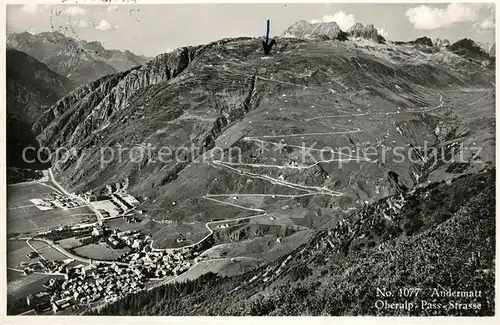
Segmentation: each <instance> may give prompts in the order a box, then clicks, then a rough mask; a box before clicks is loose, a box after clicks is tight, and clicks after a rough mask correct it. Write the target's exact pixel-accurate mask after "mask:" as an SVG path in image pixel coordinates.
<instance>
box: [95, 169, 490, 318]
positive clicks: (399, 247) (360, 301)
mask: <svg viewBox="0 0 500 325" xmlns="http://www.w3.org/2000/svg"><path fill="white" fill-rule="evenodd" d="M494 201H495V170H487V171H484V172H483V173H480V174H476V175H467V176H464V177H460V178H458V179H456V180H454V181H453V182H451V183H450V184H446V183H432V184H430V185H428V186H426V187H420V188H418V189H416V190H413V191H410V192H409V193H406V194H404V195H398V196H394V197H389V198H386V199H383V200H381V201H379V202H377V203H375V204H373V205H369V206H367V207H366V208H364V209H362V210H361V211H359V212H357V213H354V214H352V215H350V216H348V217H347V218H345V219H344V220H341V221H339V222H338V223H337V225H336V226H335V227H333V228H331V229H329V230H325V231H322V232H320V233H318V234H317V236H315V237H314V238H313V239H312V240H311V241H309V242H308V243H307V244H305V245H303V246H301V247H300V248H299V249H297V250H295V251H294V252H293V253H291V254H289V255H287V256H284V257H282V258H281V259H280V260H278V261H276V262H274V263H271V264H269V265H268V266H264V267H261V268H259V269H257V270H254V271H251V272H248V273H247V274H245V275H242V276H238V277H233V278H218V277H216V276H214V275H213V274H207V275H205V276H202V277H201V278H199V279H197V280H195V281H192V282H188V283H185V284H170V285H167V286H164V287H161V288H156V289H153V290H151V291H149V292H145V293H140V294H136V295H131V296H128V297H126V298H124V299H123V300H121V301H118V302H116V303H114V304H112V305H110V306H108V307H106V308H104V309H103V310H101V311H100V314H101V315H254V316H257V315H259V316H260V315H270V316H278V315H287V316H290V315H318V316H319V315H322V316H347V315H353V316H354V315H378V316H396V315H399V316H405V315H406V316H409V315H420V316H437V315H454V316H458V315H462V316H473V315H481V316H486V315H490V316H491V315H493V314H494V297H495V293H494V279H495V274H494V272H495V264H494V258H495V208H494ZM443 204H444V206H443ZM408 227H409V228H408ZM402 288H420V289H421V290H422V291H421V292H420V294H419V295H418V296H417V297H415V296H414V295H412V296H410V297H407V298H404V299H402V298H401V297H398V295H399V293H398V290H400V289H402ZM448 289H449V290H452V291H460V292H479V291H480V292H481V294H479V295H477V294H476V295H475V296H472V297H468V298H466V297H463V296H462V297H460V296H457V298H450V297H448V296H437V295H435V292H437V293H438V294H442V292H444V293H446V290H448ZM386 291H391V292H392V293H393V297H389V296H387V297H385V298H384V297H383V296H382V295H381V294H380V292H386ZM433 295H434V296H433ZM453 297H455V296H453ZM404 301H406V303H404ZM384 302H385V303H386V304H391V303H398V304H400V307H397V308H394V309H393V308H382V307H380V308H377V307H376V306H377V305H378V306H382V305H384ZM379 303H380V304H379ZM408 306H410V307H408Z"/></svg>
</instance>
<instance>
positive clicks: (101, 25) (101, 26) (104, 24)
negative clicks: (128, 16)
mask: <svg viewBox="0 0 500 325" xmlns="http://www.w3.org/2000/svg"><path fill="white" fill-rule="evenodd" d="M112 28H113V26H111V24H110V23H108V22H107V21H106V20H101V22H100V23H99V25H98V26H97V27H96V28H95V29H98V30H102V31H106V30H110V29H112Z"/></svg>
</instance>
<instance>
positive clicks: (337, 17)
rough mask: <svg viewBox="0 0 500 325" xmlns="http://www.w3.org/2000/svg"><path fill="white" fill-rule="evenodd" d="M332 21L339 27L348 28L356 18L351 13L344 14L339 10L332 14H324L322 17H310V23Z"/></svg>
mask: <svg viewBox="0 0 500 325" xmlns="http://www.w3.org/2000/svg"><path fill="white" fill-rule="evenodd" d="M332 21H334V22H336V23H337V24H338V25H339V27H340V29H342V30H347V29H349V27H351V26H352V25H354V24H355V23H356V18H355V17H354V15H353V14H346V13H345V12H343V11H339V12H336V13H335V14H333V15H324V16H323V19H312V20H311V23H312V24H316V23H320V22H325V23H329V22H332Z"/></svg>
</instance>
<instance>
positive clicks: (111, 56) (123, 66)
mask: <svg viewBox="0 0 500 325" xmlns="http://www.w3.org/2000/svg"><path fill="white" fill-rule="evenodd" d="M7 47H8V48H13V49H17V50H19V51H23V52H26V53H28V54H29V55H31V56H32V57H34V58H36V59H38V60H39V61H41V62H43V63H45V64H47V65H48V66H49V68H50V69H51V70H53V71H55V72H57V73H58V74H60V75H62V76H65V77H67V78H70V79H71V80H74V81H75V82H76V83H77V84H79V85H82V84H86V83H87V82H90V81H93V80H96V79H98V78H100V77H102V76H105V75H109V74H114V73H117V72H121V71H126V70H129V69H131V68H133V67H136V66H140V65H143V64H144V63H146V62H147V61H148V60H149V58H146V57H144V56H140V55H135V54H133V53H131V52H130V51H125V52H122V51H118V50H107V49H105V48H104V47H103V46H102V44H101V43H99V42H87V41H84V40H78V39H75V38H72V37H68V36H66V35H64V34H62V33H60V32H44V33H39V34H35V35H32V34H30V33H27V32H24V33H19V34H17V33H13V34H9V35H7Z"/></svg>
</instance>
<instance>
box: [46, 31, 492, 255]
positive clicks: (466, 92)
mask: <svg viewBox="0 0 500 325" xmlns="http://www.w3.org/2000/svg"><path fill="white" fill-rule="evenodd" d="M261 56H262V53H261V45H260V43H259V40H256V39H249V38H240V39H225V40H221V41H218V42H214V43H211V44H208V45H203V46H197V47H188V48H180V49H178V50H176V51H174V52H172V53H168V54H164V55H160V56H158V57H157V58H155V59H154V60H152V61H150V62H148V63H147V64H146V65H144V66H142V67H140V68H136V69H132V70H129V71H127V72H123V73H121V74H117V75H112V76H107V77H104V78H102V79H99V80H97V81H95V82H93V83H92V84H88V85H86V86H84V87H81V88H79V89H77V90H75V91H74V92H72V93H71V94H69V95H68V96H66V97H65V98H63V99H61V100H60V101H58V102H57V103H56V104H55V105H53V106H52V107H51V109H50V110H48V111H47V112H48V113H47V114H49V115H50V117H51V118H49V117H48V116H49V115H48V116H45V117H43V118H41V119H40V125H37V126H36V127H37V128H39V129H43V131H42V132H40V134H39V135H38V139H39V141H40V142H41V143H42V144H44V145H47V146H49V147H52V148H57V147H59V146H65V147H72V148H75V149H76V150H77V152H78V153H79V157H80V159H78V160H75V159H71V160H68V161H66V162H65V163H64V164H61V165H60V166H59V167H58V168H56V169H55V173H56V176H57V177H58V178H59V180H60V182H61V183H62V184H64V185H65V186H66V187H68V188H69V189H70V190H71V191H74V192H77V193H78V192H82V191H92V192H94V193H96V194H100V193H106V192H109V191H110V190H111V191H112V190H113V189H116V188H118V187H120V188H121V187H123V186H124V184H127V185H126V186H127V189H128V191H129V192H130V193H132V194H133V195H134V196H136V197H139V198H140V200H141V201H142V207H143V208H144V210H146V211H147V212H148V215H149V216H150V222H149V223H148V225H147V226H146V229H145V231H151V232H152V234H153V239H154V241H155V247H171V246H179V244H178V243H177V242H176V241H175V240H174V239H175V236H176V234H183V235H185V234H186V233H189V235H188V236H189V237H190V238H189V239H191V240H193V241H194V242H196V241H198V240H200V239H201V238H204V237H205V236H206V234H207V230H206V227H205V223H207V222H209V221H210V220H212V219H221V216H224V218H225V219H233V218H241V217H244V216H253V217H254V219H252V222H254V223H258V222H267V223H269V222H271V221H269V220H270V218H271V216H273V218H275V217H276V216H277V215H279V214H280V213H282V212H283V211H286V212H287V214H289V215H291V216H293V217H291V221H287V222H292V224H293V225H294V226H300V227H301V228H300V229H304V230H306V229H318V228H322V227H327V226H329V225H331V223H332V222H334V220H337V219H338V218H339V217H341V216H343V215H345V214H346V213H348V212H349V211H352V210H353V209H358V208H361V207H362V206H364V205H365V204H369V203H372V202H375V201H377V200H379V199H381V198H384V197H386V196H388V195H392V194H396V193H401V192H405V191H407V190H408V189H411V188H413V187H414V186H416V185H417V184H419V183H422V182H426V181H429V182H434V181H441V180H444V179H452V178H454V177H457V176H459V175H462V174H464V173H471V172H474V171H478V170H481V169H482V168H484V167H485V166H493V165H494V164H495V161H494V160H495V159H494V145H495V140H494V115H493V112H494V100H495V98H494V91H493V90H492V83H491V82H492V81H493V80H494V73H493V70H491V69H489V68H487V67H483V66H481V65H478V64H476V63H474V62H471V61H468V60H465V59H463V58H461V57H459V56H457V55H454V54H453V53H449V52H439V53H426V52H422V51H420V47H417V46H413V45H405V46H396V45H393V44H376V43H373V42H366V41H363V42H359V43H358V42H339V41H307V40H299V39H294V38H290V39H288V38H283V39H281V40H280V41H279V42H278V45H277V47H276V48H275V54H274V55H273V56H272V57H271V58H262V57H261ZM475 143H480V144H481V145H482V148H481V149H482V150H481V152H480V153H479V154H478V155H474V153H475V151H472V150H469V151H467V152H466V154H465V155H462V156H464V157H463V158H460V156H459V155H460V152H459V150H458V148H460V145H461V144H462V145H465V146H473V144H475ZM193 146H194V149H191V148H192V147H193ZM391 147H392V148H396V147H397V148H399V149H398V150H401V151H402V152H404V153H405V154H406V155H408V156H409V157H411V158H412V159H405V160H404V161H399V159H398V153H397V152H396V151H395V150H392V149H391ZM103 148H105V149H103ZM119 148H122V149H123V150H121V151H120V152H119V151H118V150H119ZM148 148H150V149H148ZM162 148H163V149H162ZM165 148H167V149H170V150H165ZM179 148H180V150H177V149H179ZM187 148H189V149H187ZM322 148H325V149H322ZM329 148H330V149H329ZM331 148H333V149H334V150H333V151H334V152H333V153H331V151H332V149H331ZM384 148H385V149H384ZM387 148H389V149H391V150H387ZM431 149H432V150H431ZM148 150H149V151H148ZM233 150H236V151H238V150H239V151H240V154H235V155H233V156H231V155H230V153H231V152H233ZM366 151H369V152H371V153H370V154H366V155H365V154H364V153H365V152H366ZM130 152H132V154H130ZM141 152H143V154H141ZM165 152H167V153H168V152H170V154H166V155H165ZM326 152H327V153H326ZM339 152H340V153H339ZM356 152H357V153H356ZM384 152H385V153H384ZM161 153H163V156H162V155H161ZM453 157H454V158H455V159H457V161H459V162H457V163H454V162H453V161H452V160H451V159H450V158H453ZM444 158H447V159H446V160H445V159H444ZM459 158H460V159H459ZM304 210H305V211H306V212H304ZM262 211H265V216H262V217H259V215H260V214H262ZM257 217H259V218H260V219H259V218H257ZM264 220H267V221H264ZM271 220H273V219H271ZM163 221H168V223H163ZM273 222H275V221H273ZM275 223H276V224H277V226H281V227H285V226H286V225H285V224H281V221H280V222H277V221H276V222H275ZM186 229H188V230H186ZM264 234H265V233H264Z"/></svg>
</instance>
